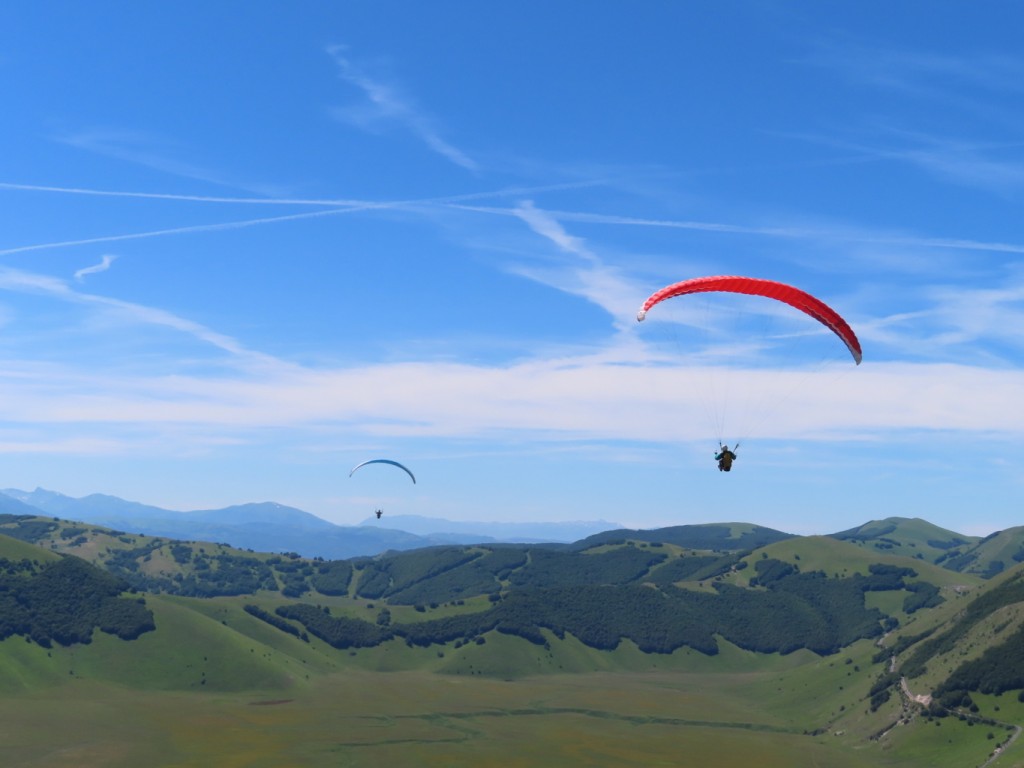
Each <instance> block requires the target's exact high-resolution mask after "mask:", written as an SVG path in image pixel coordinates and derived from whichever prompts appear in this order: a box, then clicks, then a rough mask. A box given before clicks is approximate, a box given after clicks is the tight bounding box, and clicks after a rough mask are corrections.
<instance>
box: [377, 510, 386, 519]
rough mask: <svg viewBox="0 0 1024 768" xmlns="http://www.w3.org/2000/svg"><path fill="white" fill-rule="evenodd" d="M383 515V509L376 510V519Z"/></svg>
mask: <svg viewBox="0 0 1024 768" xmlns="http://www.w3.org/2000/svg"><path fill="white" fill-rule="evenodd" d="M383 514H384V510H383V509H378V510H377V519H378V520H380V516H381V515H383Z"/></svg>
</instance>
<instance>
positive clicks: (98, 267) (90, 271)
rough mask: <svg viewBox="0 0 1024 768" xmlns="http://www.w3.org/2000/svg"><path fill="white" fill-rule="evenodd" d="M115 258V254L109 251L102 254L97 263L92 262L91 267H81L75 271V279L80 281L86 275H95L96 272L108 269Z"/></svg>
mask: <svg viewBox="0 0 1024 768" xmlns="http://www.w3.org/2000/svg"><path fill="white" fill-rule="evenodd" d="M116 258H117V256H115V255H113V254H110V253H105V254H103V256H102V257H101V259H100V263H99V264H93V265H92V266H91V267H83V268H82V269H79V270H78V271H77V272H75V280H78V281H82V280H84V279H85V276H86V275H95V274H96V273H97V272H106V271H107V270H108V269H110V265H111V264H113V263H114V259H116Z"/></svg>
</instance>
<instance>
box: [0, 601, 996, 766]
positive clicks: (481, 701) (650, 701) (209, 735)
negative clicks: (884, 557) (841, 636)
mask: <svg viewBox="0 0 1024 768" xmlns="http://www.w3.org/2000/svg"><path fill="white" fill-rule="evenodd" d="M159 610H160V613H161V614H162V616H163V617H164V625H165V626H167V625H168V624H173V617H174V611H175V607H174V606H171V608H170V610H167V607H166V606H160V607H159ZM180 619H181V621H180V626H181V628H182V629H183V630H184V629H187V628H191V630H192V631H196V629H197V625H196V623H195V619H194V616H192V617H190V616H188V614H182V616H181V617H180ZM217 626H223V625H221V624H220V623H219V622H213V621H212V620H211V625H210V627H209V628H208V629H210V630H212V632H213V633H214V634H213V635H212V636H213V637H216V636H217V634H216V633H217V630H216V627H217ZM233 634H236V633H232V632H231V631H230V630H228V629H226V628H225V635H224V636H225V637H230V636H232V635H233ZM151 637H152V638H156V634H153V635H151ZM119 642H120V641H118V640H116V638H109V637H105V636H99V635H98V636H97V637H96V639H95V640H94V642H93V643H92V644H90V646H88V647H85V648H78V649H65V648H54V649H51V650H46V649H43V648H39V647H38V646H34V645H30V644H27V643H25V642H24V641H22V640H21V639H12V640H8V641H6V642H5V643H4V644H3V646H5V647H4V648H3V650H4V651H5V655H6V657H7V659H8V660H9V661H10V660H15V659H17V660H18V661H19V662H20V665H21V666H22V668H25V669H31V670H34V673H33V677H32V679H26V680H23V681H22V685H21V686H20V687H19V686H14V685H10V683H11V681H10V680H8V681H7V683H8V690H7V692H6V693H5V694H4V695H3V696H0V764H2V765H4V766H5V767H9V768H15V767H21V766H24V767H25V768H28V767H30V766H31V767H32V768H44V767H46V768H48V767H50V766H76V767H84V766H104V767H105V768H106V767H109V768H115V767H118V766H125V767H127V766H139V765H146V766H177V767H181V768H185V767H192V766H194V767H196V768H199V766H210V765H217V766H225V767H227V768H232V767H237V768H242V767H243V766H244V767H245V768H261V767H266V768H271V767H273V768H278V767H283V766H295V768H299V767H300V766H313V767H315V766H338V765H345V766H380V765H392V766H403V765H417V766H420V765H422V766H471V765H472V766H538V765H587V766H657V765H667V766H671V765H701V766H709V767H711V768H715V767H716V766H721V767H722V768H725V767H726V766H737V765H758V766H765V767H766V768H805V767H806V768H817V767H819V766H820V767H823V766H828V767H829V768H868V767H869V766H889V767H891V768H909V767H910V766H925V765H927V766H934V767H935V768H943V767H944V766H949V768H954V767H956V768H959V767H960V766H964V765H980V763H981V762H982V761H983V760H984V758H985V756H986V755H987V753H988V752H989V751H990V750H991V749H992V747H993V746H994V742H993V741H992V740H991V739H990V738H988V731H991V730H992V729H990V728H989V729H987V730H986V728H984V727H972V726H969V725H967V724H965V723H962V722H959V721H957V720H956V719H955V718H945V719H943V720H942V721H941V722H938V721H937V724H935V723H930V722H926V721H925V720H924V719H923V718H919V719H917V720H915V721H914V723H912V724H911V725H907V726H900V727H897V728H895V729H893V730H892V731H891V732H890V733H889V734H887V735H886V736H885V737H883V739H881V740H879V741H871V740H869V739H868V738H867V735H868V734H869V733H870V732H873V731H875V730H877V729H879V728H884V727H885V726H886V724H887V723H890V722H891V721H893V719H894V717H895V715H894V712H896V710H895V709H890V710H889V711H887V712H886V711H879V712H876V713H870V714H869V713H868V712H867V709H866V706H865V703H864V696H865V694H866V691H867V687H868V686H869V685H870V682H871V679H873V676H874V674H875V671H876V670H872V671H870V673H868V672H867V671H865V673H862V674H861V673H859V671H860V670H861V669H864V668H863V667H862V666H861V665H862V664H867V663H869V662H868V660H869V657H870V655H871V653H872V649H873V646H872V645H871V643H867V642H864V643H860V644H858V645H857V646H856V647H852V648H850V649H848V650H849V653H844V654H839V655H837V656H833V657H824V658H823V657H818V656H816V655H814V654H812V653H810V652H797V653H794V654H789V655H786V656H779V655H766V654H752V653H748V652H745V651H741V650H739V649H737V648H735V647H732V646H728V645H724V646H723V649H722V653H721V654H720V655H719V656H718V657H714V658H711V657H706V656H703V655H702V654H698V653H694V652H689V653H687V652H685V651H683V652H680V653H676V654H671V655H667V656H660V657H655V659H653V660H652V658H651V657H650V656H649V655H645V654H641V653H639V652H638V651H637V650H636V649H635V647H631V646H630V645H629V644H625V643H624V644H623V647H622V648H620V649H619V650H617V651H615V652H613V653H607V652H597V651H594V650H593V649H588V648H586V647H585V646H583V645H582V644H579V643H576V642H575V641H573V640H572V638H567V639H566V641H564V642H563V643H561V644H557V643H555V644H552V647H551V649H550V650H549V651H546V650H545V649H543V648H541V647H537V646H533V645H531V644H529V643H526V642H524V641H522V640H520V639H518V638H513V637H506V636H502V635H498V634H496V635H494V636H492V637H490V638H489V640H488V642H487V643H486V644H485V645H483V646H475V645H474V646H472V647H470V646H466V647H464V648H462V649H459V651H457V652H456V651H454V650H453V649H450V648H446V649H445V650H443V651H438V650H437V649H434V650H432V651H430V652H429V657H428V655H427V654H428V652H427V651H426V650H423V649H420V650H417V651H416V652H415V654H413V655H410V653H406V652H411V651H412V649H408V648H406V647H405V646H404V645H401V646H400V647H398V646H393V647H389V648H377V649H371V650H368V651H360V652H358V653H356V654H355V655H352V654H351V653H348V654H340V653H336V652H333V651H332V652H330V653H327V651H326V648H323V647H317V646H314V647H312V648H311V647H309V646H308V645H306V644H299V645H301V646H302V647H303V648H304V649H305V651H306V653H307V654H309V655H308V656H306V657H305V658H300V657H298V656H294V655H292V654H290V653H288V650H289V649H288V647H287V646H281V647H279V648H277V649H273V648H271V647H269V646H264V645H259V644H258V643H256V639H255V638H248V639H247V640H246V641H245V642H243V643H241V644H238V645H237V646H236V647H223V648H221V649H219V650H218V649H217V646H216V644H213V645H211V646H207V647H208V648H211V649H212V650H210V651H209V652H210V653H215V654H217V655H216V656H206V657H205V658H206V660H207V663H206V669H205V670H202V669H200V667H202V666H203V664H202V658H196V659H190V658H188V659H187V658H179V659H175V660H171V659H169V658H164V659H162V660H159V661H158V660H157V659H156V658H153V657H154V656H159V655H160V654H168V653H170V652H171V650H172V648H171V647H170V646H166V645H160V646H157V645H155V644H153V645H151V647H149V648H148V649H145V651H146V653H145V654H138V653H133V654H128V656H129V658H127V659H125V660H124V662H123V664H124V665H123V667H122V668H121V669H119V670H118V669H115V667H116V665H117V664H118V663H119V662H118V657H119V656H123V654H121V653H119V650H123V647H122V646H119V645H118V643H119ZM136 642H138V641H136ZM171 643H172V645H173V638H172V639H171ZM246 645H251V646H252V647H243V646H246ZM296 647H298V645H297V646H296ZM140 650H141V648H140ZM321 652H324V656H323V657H321V658H320V659H319V660H317V658H316V657H317V655H319V654H320V653H321ZM528 655H533V656H534V657H535V658H534V660H533V661H534V664H538V663H541V662H542V661H544V657H545V656H550V658H549V659H548V660H547V661H546V664H547V666H548V667H552V666H554V667H558V666H562V667H566V666H570V667H571V666H572V665H573V660H574V659H575V663H576V664H577V665H579V666H580V667H583V666H584V665H586V666H589V667H590V669H593V668H594V665H595V660H594V659H593V658H588V657H594V656H596V657H598V658H599V659H601V660H603V663H604V664H605V666H607V667H608V670H607V671H596V672H595V671H589V672H585V673H566V672H550V671H549V672H547V673H546V674H540V675H527V676H521V677H516V678H514V679H512V678H503V677H501V676H500V674H495V673H496V672H499V673H500V666H501V664H500V662H498V661H497V660H504V663H505V664H508V665H509V667H510V668H512V667H516V666H522V665H523V664H524V663H525V662H526V661H527V658H526V657H527V656H528ZM134 656H137V657H138V658H135V659H134V660H133V659H132V658H131V657H134ZM147 657H149V659H150V660H149V662H146V661H145V659H146V658H147ZM232 657H234V658H236V662H235V663H234V664H233V665H232V664H228V663H226V659H229V658H232ZM428 658H429V659H430V660H432V661H433V663H434V665H435V667H436V669H438V670H443V671H441V672H439V671H428V670H425V669H413V668H411V667H415V666H416V665H417V664H420V665H423V664H426V663H427V660H428ZM172 662H173V663H172ZM488 665H490V667H488ZM175 666H177V668H178V669H181V670H189V672H190V673H191V677H188V676H182V677H180V678H179V679H177V680H175V679H173V678H172V677H169V676H168V675H167V670H168V669H171V668H172V667H175ZM65 667H67V669H65ZM402 667H408V668H406V669H402ZM388 668H393V669H395V670H396V671H381V670H386V669H388ZM260 670H262V677H260V675H259V671H260ZM303 670H306V671H307V674H303V673H302V671H303ZM204 672H205V674H204ZM204 677H205V679H207V680H210V683H209V685H206V684H204V683H203V682H202V680H203V678H204ZM104 678H105V679H104ZM250 681H261V682H262V687H251V686H250V685H248V684H247V683H248V682H250ZM15 688H17V690H15ZM161 688H163V690H160V689H161ZM1000 738H1002V735H1001V734H1000ZM1009 758H1010V755H1008V756H1007V757H1006V758H1005V759H1006V760H1007V762H1005V763H999V762H997V763H995V765H997V766H998V765H1013V764H1014V763H1013V762H1011V761H1009Z"/></svg>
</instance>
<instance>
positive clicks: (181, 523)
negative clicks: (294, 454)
mask: <svg viewBox="0 0 1024 768" xmlns="http://www.w3.org/2000/svg"><path fill="white" fill-rule="evenodd" d="M4 512H6V513H9V514H29V515H39V514H42V515H49V516H53V517H61V518H67V519H72V520H77V521H81V522H87V523H92V524H95V525H103V526H106V527H108V528H114V529H118V530H122V531H126V532H129V533H139V534H144V535H147V536H166V537H168V538H173V539H181V540H186V541H212V542H223V543H226V544H230V545H231V546H233V547H238V548H240V549H251V550H253V551H256V552H294V553H297V554H299V555H302V556H303V557H322V558H325V559H328V560H331V559H344V558H349V557H360V556H370V555H376V554H379V553H381V552H386V551H389V550H395V551H404V550H410V549H419V548H421V547H430V546H437V545H441V544H477V543H513V542H514V543H539V542H556V543H568V542H572V541H576V540H577V539H581V538H585V537H586V536H589V535H591V534H594V533H598V532H601V531H606V530H608V529H614V528H618V527H620V526H619V525H618V524H617V523H609V522H607V521H604V520H597V521H579V522H568V523H543V522H542V523H490V522H455V521H451V520H442V519H437V518H429V517H420V516H416V515H401V516H396V517H388V518H386V519H385V520H383V521H377V520H376V519H374V518H370V519H368V520H365V521H363V523H362V524H360V525H358V526H341V525H335V524H334V523H331V522H328V521H327V520H324V519H322V518H320V517H317V516H316V515H313V514H310V513H309V512H304V511H302V510H301V509H296V508H295V507H288V506H285V505H283V504H277V503H275V502H262V503H251V504H240V505H236V506H231V507H225V508H223V509H204V510H195V511H190V512H181V511H174V510H169V509H163V508H161V507H155V506H150V505H148V504H141V503H139V502H134V501H126V500H124V499H121V498H118V497H116V496H108V495H105V494H99V493H97V494H92V495H89V496H84V497H82V498H73V497H71V496H66V495H64V494H62V493H57V492H55V491H49V490H46V489H43V488H37V489H35V490H34V491H23V490H19V489H16V488H7V489H4V490H3V491H0V513H4ZM484 531H486V533H484Z"/></svg>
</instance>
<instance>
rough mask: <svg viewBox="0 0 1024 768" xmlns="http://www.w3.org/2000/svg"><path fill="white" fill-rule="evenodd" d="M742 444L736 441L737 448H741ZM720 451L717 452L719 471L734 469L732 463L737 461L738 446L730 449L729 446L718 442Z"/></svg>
mask: <svg viewBox="0 0 1024 768" xmlns="http://www.w3.org/2000/svg"><path fill="white" fill-rule="evenodd" d="M739 447H740V444H739V443H736V448H739ZM718 448H719V452H718V453H716V454H715V460H716V461H717V462H718V471H719V472H729V471H730V470H732V463H733V462H734V461H736V453H735V451H736V448H733V449H732V450H731V451H730V450H729V446H727V445H722V444H721V443H719V444H718Z"/></svg>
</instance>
